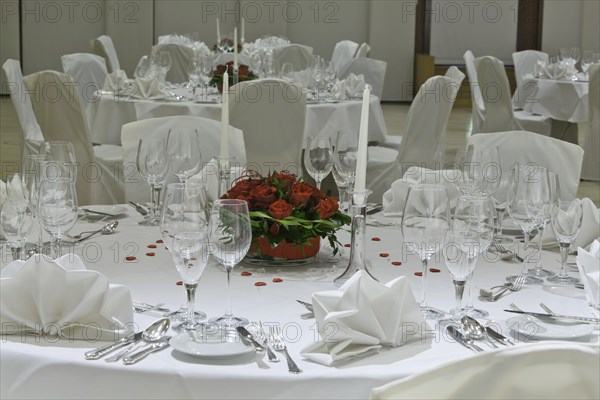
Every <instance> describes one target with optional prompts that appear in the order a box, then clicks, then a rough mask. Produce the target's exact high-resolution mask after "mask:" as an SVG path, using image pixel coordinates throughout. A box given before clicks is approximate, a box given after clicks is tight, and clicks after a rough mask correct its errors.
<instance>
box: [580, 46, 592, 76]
mask: <svg viewBox="0 0 600 400" xmlns="http://www.w3.org/2000/svg"><path fill="white" fill-rule="evenodd" d="M593 56H594V53H593V52H592V51H591V50H585V51H584V52H583V56H582V57H581V70H582V71H583V74H584V77H587V73H588V70H589V69H590V65H591V64H592V60H593Z"/></svg>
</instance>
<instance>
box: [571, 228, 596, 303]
mask: <svg viewBox="0 0 600 400" xmlns="http://www.w3.org/2000/svg"><path fill="white" fill-rule="evenodd" d="M577 268H578V269H579V276H580V277H581V282H582V283H583V286H584V288H585V295H586V297H587V299H588V302H589V303H590V304H591V305H595V306H598V305H600V242H598V241H597V240H594V242H593V243H592V244H591V246H590V251H589V252H587V251H585V250H584V249H582V248H581V247H579V248H578V249H577Z"/></svg>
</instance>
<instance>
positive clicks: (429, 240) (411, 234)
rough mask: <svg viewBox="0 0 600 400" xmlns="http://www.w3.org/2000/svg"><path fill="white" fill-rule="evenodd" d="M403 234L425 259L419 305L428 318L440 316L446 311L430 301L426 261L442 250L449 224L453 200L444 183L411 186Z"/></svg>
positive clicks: (404, 212)
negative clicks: (428, 302) (430, 303)
mask: <svg viewBox="0 0 600 400" xmlns="http://www.w3.org/2000/svg"><path fill="white" fill-rule="evenodd" d="M401 228H402V236H403V237H404V243H405V244H407V245H409V246H410V251H412V252H413V253H415V254H416V255H418V256H419V258H420V259H421V263H422V285H421V296H420V299H419V307H420V308H421V312H422V313H423V315H424V316H425V318H428V319H440V318H441V317H442V316H443V315H444V314H443V312H441V311H439V310H435V309H433V308H431V307H429V306H428V305H427V272H428V268H427V264H428V261H429V259H430V258H431V256H432V255H434V254H435V253H437V252H438V251H440V250H441V247H442V245H443V244H444V241H445V237H446V233H447V232H448V230H449V228H450V202H449V200H448V193H447V191H446V188H445V187H444V186H442V185H432V184H418V185H413V186H411V187H410V188H409V190H408V194H407V195H406V202H405V205H404V211H403V213H402V223H401Z"/></svg>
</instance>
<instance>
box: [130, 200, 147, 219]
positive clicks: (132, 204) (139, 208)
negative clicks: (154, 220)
mask: <svg viewBox="0 0 600 400" xmlns="http://www.w3.org/2000/svg"><path fill="white" fill-rule="evenodd" d="M129 204H130V205H131V207H133V208H135V210H136V211H137V212H139V213H140V214H142V215H144V216H145V215H148V211H146V210H144V208H143V207H142V206H140V205H139V204H137V203H136V202H134V201H130V202H129Z"/></svg>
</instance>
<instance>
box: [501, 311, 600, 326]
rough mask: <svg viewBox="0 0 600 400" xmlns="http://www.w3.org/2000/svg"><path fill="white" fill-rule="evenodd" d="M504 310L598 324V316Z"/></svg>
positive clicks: (537, 316) (532, 315)
mask: <svg viewBox="0 0 600 400" xmlns="http://www.w3.org/2000/svg"><path fill="white" fill-rule="evenodd" d="M504 311H506V312H509V313H515V314H523V315H529V316H531V317H536V318H553V319H564V320H571V321H580V322H591V323H595V324H600V318H591V317H580V316H578V315H562V314H544V313H538V312H533V311H522V310H521V311H519V310H504Z"/></svg>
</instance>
